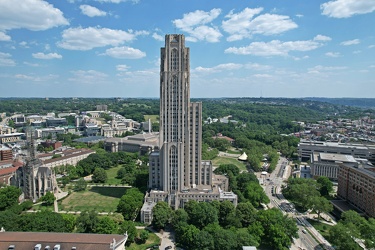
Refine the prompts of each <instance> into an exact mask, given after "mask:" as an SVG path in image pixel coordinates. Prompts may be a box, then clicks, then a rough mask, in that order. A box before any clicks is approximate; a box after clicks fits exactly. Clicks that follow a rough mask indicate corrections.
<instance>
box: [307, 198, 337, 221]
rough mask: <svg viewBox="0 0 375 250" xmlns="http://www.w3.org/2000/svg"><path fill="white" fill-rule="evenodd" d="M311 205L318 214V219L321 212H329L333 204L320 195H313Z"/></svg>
mask: <svg viewBox="0 0 375 250" xmlns="http://www.w3.org/2000/svg"><path fill="white" fill-rule="evenodd" d="M310 202H311V207H312V208H313V209H314V210H315V211H316V213H317V214H318V220H319V219H320V214H321V213H329V212H331V211H332V210H333V206H332V204H331V202H329V200H327V199H326V198H325V197H322V196H315V197H313V198H311V201H310Z"/></svg>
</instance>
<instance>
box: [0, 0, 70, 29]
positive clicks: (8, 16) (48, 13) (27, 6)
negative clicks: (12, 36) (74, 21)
mask: <svg viewBox="0 0 375 250" xmlns="http://www.w3.org/2000/svg"><path fill="white" fill-rule="evenodd" d="M0 9H1V11H0V30H10V29H18V28H25V29H29V30H46V29H50V28H53V27H57V26H60V25H68V24H69V22H68V20H66V19H65V18H64V16H63V13H62V12H61V11H60V10H59V9H57V8H54V7H53V5H52V4H49V3H48V2H46V1H42V0H22V1H17V2H14V1H13V0H2V1H0Z"/></svg>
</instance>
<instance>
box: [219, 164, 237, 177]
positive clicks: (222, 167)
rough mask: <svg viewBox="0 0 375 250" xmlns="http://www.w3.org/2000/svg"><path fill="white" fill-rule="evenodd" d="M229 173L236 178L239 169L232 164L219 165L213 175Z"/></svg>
mask: <svg viewBox="0 0 375 250" xmlns="http://www.w3.org/2000/svg"><path fill="white" fill-rule="evenodd" d="M229 171H231V172H232V174H233V175H234V176H237V175H238V174H239V173H240V169H239V168H238V167H237V166H236V165H234V164H221V165H220V166H219V167H218V168H216V169H215V171H214V173H215V174H222V175H227V174H228V172H229Z"/></svg>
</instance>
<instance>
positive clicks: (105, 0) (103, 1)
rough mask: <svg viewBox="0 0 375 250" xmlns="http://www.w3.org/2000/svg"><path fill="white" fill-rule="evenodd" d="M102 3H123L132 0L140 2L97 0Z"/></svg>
mask: <svg viewBox="0 0 375 250" xmlns="http://www.w3.org/2000/svg"><path fill="white" fill-rule="evenodd" d="M96 1H97V2H101V3H122V2H132V3H134V4H136V3H139V0H96Z"/></svg>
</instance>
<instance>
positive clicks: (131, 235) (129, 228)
mask: <svg viewBox="0 0 375 250" xmlns="http://www.w3.org/2000/svg"><path fill="white" fill-rule="evenodd" d="M119 233H121V234H124V233H127V234H128V240H127V241H126V244H129V245H130V243H133V242H134V241H135V238H136V237H137V229H136V228H135V225H134V222H133V221H129V220H125V221H123V222H122V223H121V225H120V230H119Z"/></svg>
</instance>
